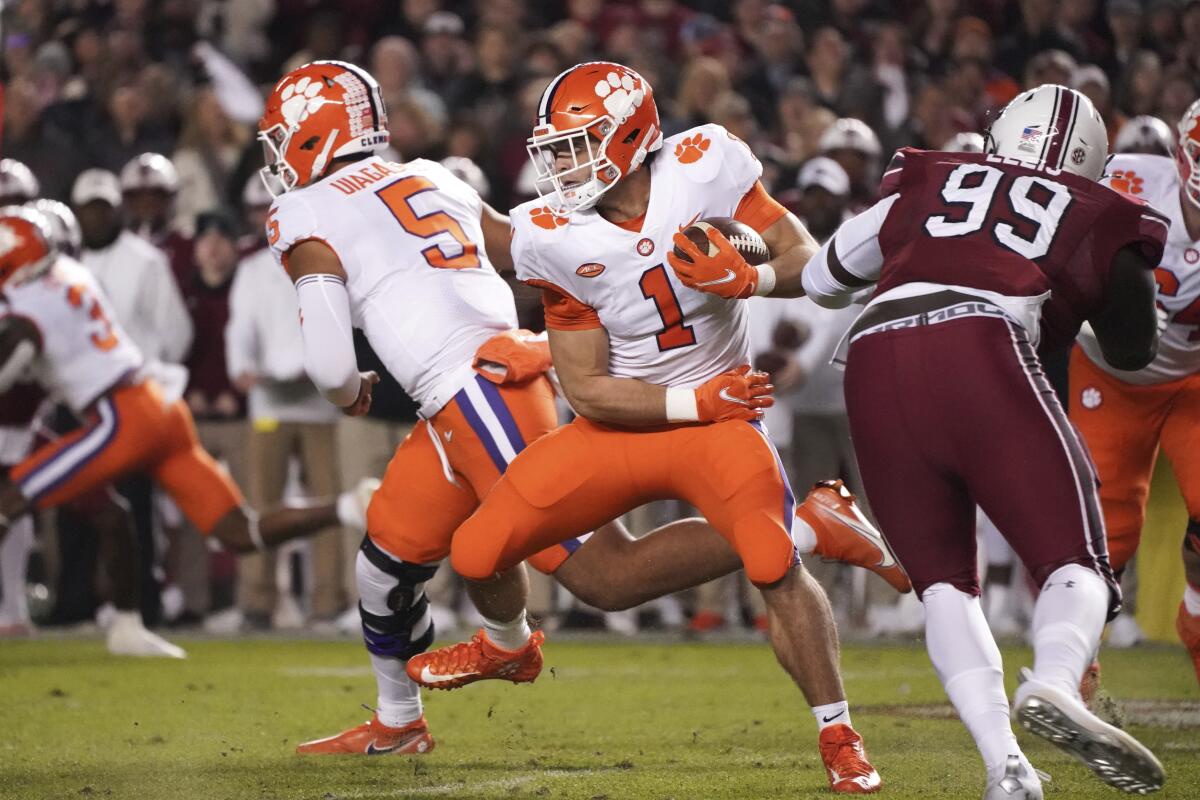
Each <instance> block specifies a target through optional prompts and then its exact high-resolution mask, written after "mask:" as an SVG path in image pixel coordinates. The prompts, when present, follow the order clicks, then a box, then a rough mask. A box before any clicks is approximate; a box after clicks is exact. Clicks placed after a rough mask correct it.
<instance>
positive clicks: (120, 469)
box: [10, 381, 243, 533]
mask: <svg viewBox="0 0 1200 800" xmlns="http://www.w3.org/2000/svg"><path fill="white" fill-rule="evenodd" d="M132 472H144V473H146V474H148V475H150V477H151V478H153V479H154V481H155V482H156V483H157V484H158V485H159V486H161V487H162V488H163V490H164V491H166V492H167V494H168V495H170V496H171V499H172V500H174V501H175V504H176V505H177V506H179V510H180V511H182V512H183V514H184V516H186V517H187V518H188V520H189V521H190V522H191V523H192V524H193V525H195V526H196V528H197V529H199V530H200V531H201V532H202V533H208V532H209V531H211V530H212V529H213V527H214V526H216V524H217V522H219V521H220V520H221V518H222V517H224V516H225V515H226V514H228V513H229V512H230V511H232V510H233V509H235V508H237V507H239V506H241V505H242V502H243V501H242V493H241V492H240V491H239V490H238V487H237V485H236V484H235V483H234V482H233V480H232V479H231V478H230V477H229V475H228V473H226V472H225V470H223V469H222V468H221V467H220V466H219V465H218V464H217V462H216V461H214V460H213V458H212V456H210V455H209V454H208V453H207V452H205V450H204V448H203V447H201V445H200V440H199V439H198V438H197V436H196V425H195V423H194V422H193V420H192V414H191V412H190V411H189V410H188V407H187V406H186V405H184V403H183V401H182V400H176V401H175V402H173V403H164V401H163V397H162V393H161V391H160V390H159V387H158V384H156V383H155V382H154V381H145V382H143V383H139V384H135V385H131V386H121V387H118V388H116V389H113V390H112V391H110V392H108V393H107V394H106V395H104V396H103V397H101V398H100V399H99V400H97V401H96V402H95V403H94V404H93V406H92V408H91V410H89V411H88V413H87V415H86V417H85V419H84V424H83V426H82V427H80V428H78V429H77V430H74V431H72V432H71V433H69V434H67V435H66V436H63V437H62V438H60V439H57V440H55V441H53V442H50V443H49V444H46V445H43V446H42V447H39V448H38V449H36V450H34V451H33V453H31V454H30V455H29V457H28V458H26V459H25V460H24V461H22V462H21V463H20V464H18V465H17V466H15V467H13V470H12V473H11V475H10V479H11V480H12V481H13V482H14V483H16V484H17V485H18V486H19V487H20V489H21V493H22V494H23V495H24V496H25V497H26V499H28V500H29V501H30V502H31V503H33V505H34V506H35V507H37V508H53V507H56V506H60V505H63V504H65V503H69V502H71V501H72V500H75V499H76V498H78V497H81V496H83V495H85V494H87V493H88V492H91V491H92V490H94V489H96V488H98V487H101V486H104V485H106V484H109V483H112V482H113V481H116V480H118V479H120V478H122V477H124V476H125V475H128V474H129V473H132Z"/></svg>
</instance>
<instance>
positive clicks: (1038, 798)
mask: <svg viewBox="0 0 1200 800" xmlns="http://www.w3.org/2000/svg"><path fill="white" fill-rule="evenodd" d="M983 800H1042V782H1041V780H1040V779H1039V777H1038V774H1037V771H1036V770H1034V769H1033V768H1031V767H1030V766H1029V764H1028V762H1026V761H1024V760H1022V758H1021V757H1020V756H1019V755H1010V756H1009V757H1008V761H1007V763H1006V764H1005V765H1004V774H1003V775H1001V776H999V777H998V778H996V779H995V780H990V781H988V785H987V788H986V789H984V790H983Z"/></svg>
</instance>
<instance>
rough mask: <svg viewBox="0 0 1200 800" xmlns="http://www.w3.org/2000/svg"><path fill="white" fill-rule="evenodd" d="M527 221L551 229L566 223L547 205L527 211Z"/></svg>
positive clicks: (544, 228)
mask: <svg viewBox="0 0 1200 800" xmlns="http://www.w3.org/2000/svg"><path fill="white" fill-rule="evenodd" d="M529 221H530V222H532V223H533V224H534V225H537V226H538V227H539V228H542V229H543V230H548V231H552V230H554V229H555V228H561V227H562V226H563V225H566V224H567V220H566V219H564V218H563V217H559V216H556V215H555V214H554V213H553V212H552V211H551V210H550V209H549V207H547V206H543V207H541V208H535V209H534V210H533V211H531V212H529Z"/></svg>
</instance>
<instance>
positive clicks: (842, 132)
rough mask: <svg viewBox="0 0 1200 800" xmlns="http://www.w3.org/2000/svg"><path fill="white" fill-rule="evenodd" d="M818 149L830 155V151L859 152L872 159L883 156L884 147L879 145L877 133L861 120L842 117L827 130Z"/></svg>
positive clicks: (819, 142) (822, 135) (818, 144)
mask: <svg viewBox="0 0 1200 800" xmlns="http://www.w3.org/2000/svg"><path fill="white" fill-rule="evenodd" d="M817 147H818V148H819V149H820V151H821V152H822V153H828V152H829V151H830V150H857V151H858V152H860V153H863V154H864V155H867V156H870V157H872V158H878V157H879V156H881V155H883V145H881V144H880V143H879V137H878V136H876V135H875V131H873V130H871V126H870V125H868V124H867V123H865V122H863V121H862V120H861V119H854V118H853V117H842V118H841V119H839V120H837V121H836V122H834V123H833V124H832V125H830V126H829V127H828V128H826V129H825V132H824V133H822V134H821V138H820V140H819V141H818V143H817Z"/></svg>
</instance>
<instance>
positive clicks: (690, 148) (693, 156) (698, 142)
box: [675, 133, 712, 164]
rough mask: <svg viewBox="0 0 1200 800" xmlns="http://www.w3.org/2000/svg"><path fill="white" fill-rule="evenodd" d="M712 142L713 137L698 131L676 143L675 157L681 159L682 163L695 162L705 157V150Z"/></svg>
mask: <svg viewBox="0 0 1200 800" xmlns="http://www.w3.org/2000/svg"><path fill="white" fill-rule="evenodd" d="M711 144H712V140H711V139H706V138H704V134H702V133H697V134H695V135H693V136H689V137H687V138H686V139H684V140H683V141H681V142H680V143H679V144H677V145H675V157H676V158H678V159H679V163H680V164H694V163H695V162H697V161H699V160H700V159H701V158H703V157H704V153H705V151H707V150H708V148H709V146H710V145H711Z"/></svg>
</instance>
